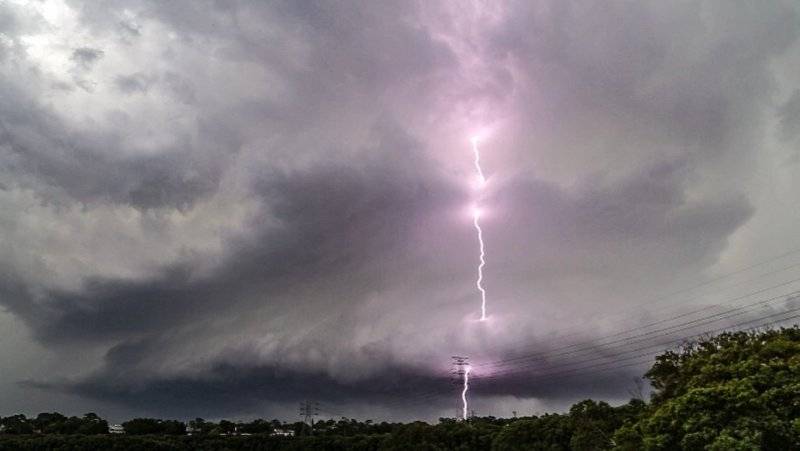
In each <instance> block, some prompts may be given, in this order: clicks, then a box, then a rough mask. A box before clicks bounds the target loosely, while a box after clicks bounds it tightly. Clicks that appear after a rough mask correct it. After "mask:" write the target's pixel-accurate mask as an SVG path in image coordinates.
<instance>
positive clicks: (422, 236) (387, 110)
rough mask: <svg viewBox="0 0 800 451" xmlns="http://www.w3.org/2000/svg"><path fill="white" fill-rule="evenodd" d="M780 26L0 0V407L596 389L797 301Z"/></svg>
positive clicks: (397, 407)
mask: <svg viewBox="0 0 800 451" xmlns="http://www.w3.org/2000/svg"><path fill="white" fill-rule="evenodd" d="M799 34H800V8H798V7H797V4H796V2H792V1H789V0H787V1H761V2H748V1H741V2H739V1H729V0H720V1H666V2H665V1H661V0H657V1H611V2H609V1H564V0H553V1H530V0H523V1H519V2H513V1H512V2H498V1H486V2H483V1H458V2H456V1H454V2H432V1H387V2H376V1H364V2H349V1H296V0H288V1H270V2H261V1H258V2H256V1H253V2H237V1H196V0H186V1H170V2H161V1H152V2H149V1H108V2H102V3H101V2H85V3H84V2H80V1H71V0H53V1H51V0H46V1H30V2H28V1H20V0H0V362H2V363H1V364H0V415H9V414H12V413H16V412H23V413H28V414H31V413H36V412H39V411H44V410H48V411H52V410H58V411H62V412H65V413H70V414H79V413H83V412H86V411H90V410H93V411H96V412H98V413H99V414H101V415H103V416H106V417H108V418H110V419H112V420H115V421H119V420H123V419H126V418H130V417H132V416H135V415H153V416H159V417H178V418H193V417H195V416H202V417H205V418H220V417H229V418H249V417H257V416H260V417H267V418H272V417H279V418H286V419H293V418H296V411H297V402H298V401H302V400H306V399H309V400H317V401H319V402H320V403H321V405H322V406H323V410H324V411H325V414H326V415H340V414H341V415H347V416H356V417H359V418H368V417H371V418H378V419H410V418H426V419H433V418H436V417H438V416H453V415H455V414H456V410H457V409H459V408H460V398H459V397H460V392H459V390H460V389H459V387H458V386H454V385H452V384H451V383H450V382H451V381H450V378H451V375H449V374H448V372H449V371H450V369H451V363H450V356H452V355H456V354H458V355H466V356H469V357H470V358H471V360H472V362H473V373H472V377H473V381H474V386H473V387H472V390H471V391H470V399H471V401H472V406H473V407H474V408H475V409H476V411H477V413H478V414H484V415H486V414H494V415H499V416H509V415H511V411H512V410H517V411H519V412H520V413H521V414H522V413H530V412H536V411H538V412H541V411H546V410H559V409H563V408H564V407H565V406H568V405H569V404H570V403H572V402H574V401H576V400H580V399H584V398H587V397H594V398H598V399H604V400H609V401H612V402H622V401H625V400H626V399H627V398H629V397H630V396H631V393H635V392H636V384H635V382H634V380H635V379H636V377H637V376H641V375H642V373H643V372H644V371H645V370H646V368H647V362H646V360H647V358H648V356H647V355H645V354H646V353H647V352H652V353H654V352H657V351H658V350H661V349H666V348H667V347H669V346H672V344H667V342H666V341H665V336H664V334H663V332H669V333H673V335H669V336H667V337H666V338H669V339H670V340H673V341H675V340H677V341H680V340H682V339H685V338H687V337H689V336H691V335H692V334H697V333H701V332H706V331H711V330H716V329H719V328H721V327H725V326H731V325H732V324H734V323H735V324H740V323H742V322H744V321H746V320H749V321H756V320H759V319H762V320H763V321H766V320H767V319H769V318H773V319H774V318H778V319H780V318H784V317H780V316H777V317H776V316H774V315H776V314H780V313H781V312H783V311H789V310H790V309H791V308H797V307H794V306H795V304H794V303H793V302H794V300H793V299H791V295H792V293H794V292H795V291H797V290H800V283H797V282H796V281H795V279H799V278H800V269H798V268H800V265H798V263H800V255H798V254H795V253H792V252H791V251H793V250H795V249H797V248H800V235H798V233H797V231H798V230H800V44H798V36H799ZM476 134H477V135H478V136H480V144H479V147H480V151H481V158H482V160H481V162H482V167H483V171H484V173H485V175H486V177H487V183H486V185H485V186H484V187H483V189H481V190H478V189H476V174H475V169H474V166H473V161H472V151H471V148H470V142H469V138H470V136H473V135H476ZM475 203H477V204H479V205H480V206H481V211H482V216H481V225H482V226H483V231H484V233H483V237H484V240H485V244H486V260H487V265H486V267H485V279H484V284H485V287H486V289H487V293H488V298H487V300H488V303H487V308H488V314H489V320H488V321H485V322H481V321H477V318H478V316H479V308H480V298H479V295H478V292H477V291H476V287H475V277H476V267H477V263H478V248H477V238H476V235H475V230H474V229H473V224H472V219H473V218H472V216H471V210H470V206H471V205H473V204H475ZM754 265H757V266H754ZM742 268H746V269H745V270H743V271H742ZM731 273H733V274H732V275H730V276H727V275H728V274H731ZM722 276H725V277H722ZM693 287H694V288H693ZM689 288H691V289H689ZM676 292H677V293H676ZM670 293H674V294H672V295H669V294H670ZM754 303H758V304H757V305H756V306H757V308H754V307H753V305H754ZM745 304H746V305H748V306H749V307H748V308H747V309H744V310H737V312H739V313H738V314H737V315H730V314H729V313H725V312H730V310H729V309H730V306H739V305H745ZM698 308H700V309H703V310H701V312H702V313H697V312H698V310H697V309H698ZM714 314H716V315H718V316H717V317H712V316H710V315H714ZM770 315H772V316H770ZM715 318H717V319H718V320H719V321H714V319H715ZM688 321H694V322H690V323H687V322H688ZM720 321H721V322H720ZM795 321H796V320H795ZM750 324H751V325H753V324H756V325H757V324H761V323H758V322H755V323H750ZM673 326H675V327H677V329H674V330H673V329H669V330H666V331H665V330H662V329H664V328H666V327H673ZM678 326H679V327H678ZM634 330H635V331H634ZM637 336H639V337H640V338H641V339H638V338H635V337H637ZM620 339H622V340H623V341H620ZM634 340H639V341H634ZM587 343H588V344H591V345H592V347H591V348H588V347H587V346H588V345H587ZM570 344H574V345H575V347H573V348H567V349H565V348H564V347H565V346H567V345H570ZM621 345H623V347H620V346H621ZM646 346H654V348H653V349H649V348H647V349H645V347H646ZM638 355H644V357H643V359H644V361H642V359H637V358H635V357H636V356H638ZM526 356H527V357H526ZM534 356H535V358H534ZM509 358H513V359H516V360H510V361H509V360H508V359H509ZM650 359H651V360H652V357H650ZM501 360H503V361H502V362H500V361H501Z"/></svg>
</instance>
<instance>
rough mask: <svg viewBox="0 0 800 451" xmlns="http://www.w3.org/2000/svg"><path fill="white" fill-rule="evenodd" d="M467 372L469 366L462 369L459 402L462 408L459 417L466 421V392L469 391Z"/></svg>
mask: <svg viewBox="0 0 800 451" xmlns="http://www.w3.org/2000/svg"><path fill="white" fill-rule="evenodd" d="M469 370H470V366H469V365H467V366H465V367H464V389H463V390H461V402H462V404H463V406H464V407H463V408H462V414H461V416H462V417H463V419H464V420H466V419H467V409H468V407H469V406H468V404H467V392H468V391H469Z"/></svg>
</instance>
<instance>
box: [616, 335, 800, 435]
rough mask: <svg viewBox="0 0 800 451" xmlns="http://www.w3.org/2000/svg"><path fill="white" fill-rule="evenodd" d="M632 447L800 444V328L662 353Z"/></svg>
mask: <svg viewBox="0 0 800 451" xmlns="http://www.w3.org/2000/svg"><path fill="white" fill-rule="evenodd" d="M646 377H647V378H648V379H650V381H651V383H652V385H653V387H654V388H655V389H656V392H655V393H654V395H653V398H652V403H651V406H650V407H649V408H648V410H647V413H646V414H645V415H644V416H643V417H642V418H641V419H640V420H639V421H638V422H637V423H636V424H634V425H629V426H626V427H624V428H621V429H620V430H619V431H618V432H617V434H616V435H615V440H616V439H617V438H618V439H619V440H618V441H619V442H620V444H619V447H620V448H623V447H624V448H625V449H631V447H634V446H636V444H637V443H638V444H639V445H640V449H645V450H670V449H687V450H693V449H698V450H699V449H716V450H723V449H800V427H798V422H797V419H798V418H800V329H798V327H794V328H790V329H780V330H772V331H766V332H737V333H725V334H722V335H719V336H716V337H713V338H707V339H705V340H701V341H698V342H694V343H689V344H687V345H686V346H684V347H683V348H682V349H681V350H679V351H669V352H666V353H664V354H662V355H660V356H658V357H657V359H656V363H655V364H654V365H653V367H652V368H651V369H650V371H648V372H647V374H646Z"/></svg>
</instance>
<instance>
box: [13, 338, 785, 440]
mask: <svg viewBox="0 0 800 451" xmlns="http://www.w3.org/2000/svg"><path fill="white" fill-rule="evenodd" d="M645 378H647V379H648V380H649V382H650V384H651V385H652V387H653V394H652V396H651V398H650V400H649V402H645V401H644V400H641V399H633V400H631V401H630V402H628V403H627V404H624V405H621V406H611V405H609V404H608V403H606V402H603V401H599V402H598V401H594V400H585V401H581V402H578V403H576V404H574V405H573V406H572V407H571V408H570V409H569V411H567V412H564V413H553V414H546V415H542V416H529V417H520V418H495V417H475V418H470V419H469V420H466V421H458V420H454V419H447V418H442V419H440V421H439V422H438V423H436V424H429V423H425V422H412V423H388V422H373V421H370V420H367V421H357V420H354V419H348V418H341V419H339V420H327V421H319V422H317V423H315V424H314V427H313V430H312V429H311V426H309V425H307V424H305V423H303V422H295V423H285V422H281V421H278V420H271V421H268V420H263V419H258V420H254V421H250V422H237V423H234V422H231V421H227V420H222V421H219V422H212V421H206V420H203V419H201V418H197V419H195V420H192V421H189V422H188V424H187V423H183V422H181V421H177V420H160V419H153V418H136V419H132V420H130V421H127V422H125V423H123V427H124V429H125V432H126V434H124V435H116V436H115V435H110V434H109V431H108V423H107V422H106V421H105V420H103V419H101V418H99V417H98V416H97V415H95V414H93V413H89V414H86V415H84V416H83V417H66V416H64V415H61V414H58V413H42V414H39V415H37V416H36V417H35V418H26V417H25V416H24V415H12V416H9V417H5V418H1V419H0V429H1V430H2V432H0V450H7V449H8V450H11V449H14V450H17V449H21V450H26V449H27V450H34V449H35V450H40V449H41V450H44V449H47V450H73V449H75V450H77V449H119V450H139V449H141V450H145V449H146V450H162V449H163V450H183V449H193V450H217V449H220V450H221V449H226V450H236V449H243V450H245V449H246V450H301V449H302V450H351V449H352V450H365V451H366V450H370V451H372V450H376V451H377V450H405V449H409V448H414V449H417V450H430V451H436V450H494V451H505V450H509V451H511V450H548V451H561V450H564V451H566V450H586V451H589V450H592V451H594V450H612V449H613V450H626V451H627V450H630V451H633V450H650V451H661V450H664V451H666V450H712V451H722V450H800V328H798V327H797V326H795V327H792V328H782V329H776V330H765V331H757V332H736V333H724V334H720V335H717V336H714V337H708V338H705V339H703V340H698V341H695V342H691V343H686V344H685V345H684V346H682V347H681V348H679V349H678V350H672V351H667V352H664V353H663V354H661V355H659V356H658V357H656V360H655V363H654V364H653V366H652V367H651V368H650V370H649V371H648V372H647V373H646V374H645ZM276 431H291V433H292V434H294V436H291V437H290V436H276V435H275V432H276ZM188 433H191V435H187V434H188Z"/></svg>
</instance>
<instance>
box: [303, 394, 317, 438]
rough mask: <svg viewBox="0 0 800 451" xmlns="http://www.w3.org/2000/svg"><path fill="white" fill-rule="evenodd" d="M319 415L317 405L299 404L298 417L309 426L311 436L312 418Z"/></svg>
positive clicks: (310, 403)
mask: <svg viewBox="0 0 800 451" xmlns="http://www.w3.org/2000/svg"><path fill="white" fill-rule="evenodd" d="M317 415H319V403H318V402H316V401H313V402H312V401H306V402H301V403H300V416H301V417H303V421H304V422H306V423H307V424H311V434H313V433H314V417H315V416H317Z"/></svg>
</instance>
